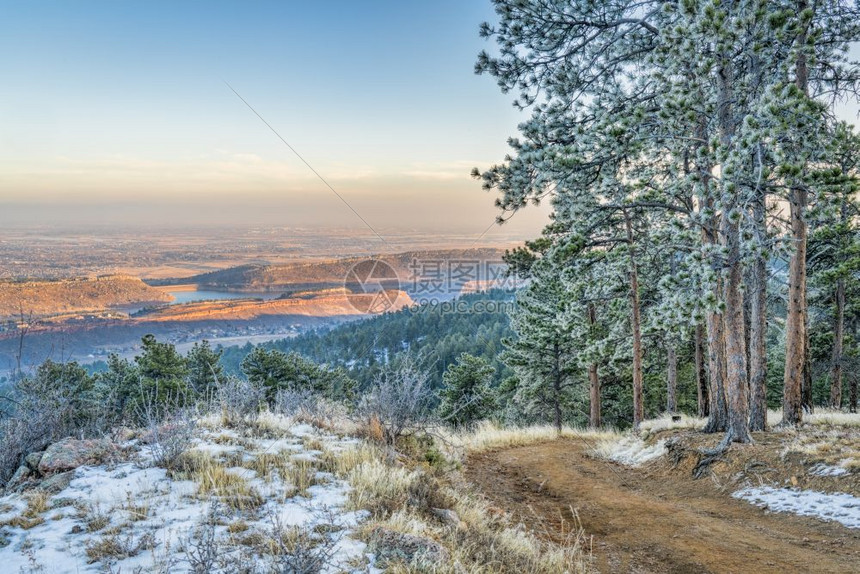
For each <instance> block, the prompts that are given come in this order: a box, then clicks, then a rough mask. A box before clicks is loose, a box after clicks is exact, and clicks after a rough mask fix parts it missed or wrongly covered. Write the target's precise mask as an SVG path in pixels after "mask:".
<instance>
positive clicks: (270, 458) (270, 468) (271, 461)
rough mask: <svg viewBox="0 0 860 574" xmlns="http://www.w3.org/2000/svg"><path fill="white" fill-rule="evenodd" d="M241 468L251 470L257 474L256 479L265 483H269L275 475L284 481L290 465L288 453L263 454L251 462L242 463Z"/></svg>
mask: <svg viewBox="0 0 860 574" xmlns="http://www.w3.org/2000/svg"><path fill="white" fill-rule="evenodd" d="M241 466H244V467H245V468H247V469H249V470H253V471H254V472H255V473H257V476H258V477H260V478H262V479H263V480H265V481H266V482H271V481H272V479H273V478H275V475H276V474H277V476H278V477H279V478H281V479H282V480H285V477H286V476H287V474H288V472H289V468H290V466H291V464H290V456H289V453H285V452H279V453H270V452H264V453H262V454H259V455H257V456H255V457H253V458H252V459H251V460H248V461H245V462H243V463H242V465H241Z"/></svg>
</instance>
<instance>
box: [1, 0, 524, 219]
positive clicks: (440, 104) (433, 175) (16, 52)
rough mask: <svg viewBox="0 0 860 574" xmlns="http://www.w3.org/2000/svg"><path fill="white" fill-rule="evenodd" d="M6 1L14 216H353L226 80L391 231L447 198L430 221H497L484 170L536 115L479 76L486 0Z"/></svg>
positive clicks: (6, 133)
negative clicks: (477, 176) (55, 212)
mask: <svg viewBox="0 0 860 574" xmlns="http://www.w3.org/2000/svg"><path fill="white" fill-rule="evenodd" d="M2 12H3V14H4V17H3V20H2V22H0V51H2V53H3V54H4V56H3V58H0V74H2V77H3V78H4V81H3V84H4V85H3V88H2V89H0V125H2V126H3V128H2V130H0V158H2V159H0V186H2V187H0V205H4V206H5V208H6V212H7V218H8V217H9V216H11V215H16V216H20V217H24V218H26V217H34V215H33V214H37V215H35V217H41V216H44V217H45V218H46V220H48V219H50V214H51V209H52V208H51V206H54V208H62V210H63V212H64V213H68V211H66V209H67V208H68V207H69V206H74V205H77V206H79V207H80V206H90V205H99V206H100V209H101V210H102V211H101V212H103V213H105V214H111V213H113V212H112V211H111V206H112V205H114V204H125V205H126V206H127V205H128V204H134V205H138V206H139V207H140V210H141V211H140V213H141V214H147V215H146V217H148V216H149V214H150V213H151V212H154V211H157V209H156V208H158V209H160V208H161V206H163V205H171V206H174V207H176V206H187V205H190V206H194V205H199V204H200V200H201V199H204V198H205V200H206V201H207V202H209V203H210V206H211V208H210V209H209V210H208V211H206V216H207V217H211V218H215V217H222V216H224V217H228V218H229V214H230V213H236V211H235V209H239V211H240V213H241V216H242V217H248V218H250V219H253V218H254V217H255V215H254V208H253V206H250V207H249V205H250V204H254V203H256V204H258V205H259V206H260V209H259V210H258V211H260V213H259V214H257V215H259V217H260V220H261V221H266V222H268V221H273V222H282V223H285V224H290V223H291V219H295V217H299V219H302V220H303V221H304V222H305V223H307V222H308V219H307V218H311V219H312V220H316V221H315V222H316V223H320V224H324V223H332V224H348V223H349V222H350V214H349V213H348V212H342V211H343V210H342V209H340V208H338V207H337V205H336V204H335V203H332V197H325V194H330V193H331V192H329V191H328V190H326V189H325V188H324V187H323V186H322V184H321V183H319V182H318V181H317V180H315V179H314V176H313V175H312V174H311V173H310V172H309V171H308V170H307V168H306V167H305V166H304V165H302V164H301V163H300V162H299V161H298V160H297V159H296V158H295V157H294V156H292V155H291V154H290V152H289V151H288V150H287V149H286V148H285V147H284V146H283V144H282V143H281V142H279V141H278V140H277V139H276V138H275V136H274V135H273V134H271V133H270V132H269V131H268V130H267V129H266V128H265V126H263V125H262V123H261V122H260V121H259V120H258V119H257V118H256V117H254V116H253V115H252V114H251V112H250V111H249V110H248V109H247V108H246V107H245V106H244V105H243V104H242V103H241V102H240V101H239V100H238V99H237V98H236V97H235V95H233V93H232V92H230V90H229V89H228V88H227V87H226V86H225V85H224V82H225V81H226V82H229V83H230V84H231V85H232V86H233V87H234V88H235V89H236V90H237V91H238V92H239V93H241V94H242V96H243V97H245V98H246V99H247V100H248V101H249V102H250V103H251V104H252V105H253V106H254V107H255V108H256V109H257V111H259V112H260V114H262V115H263V116H264V117H265V118H266V119H267V120H268V121H269V122H270V123H271V124H272V125H273V126H274V127H276V129H278V131H279V132H280V133H281V135H283V136H284V137H285V138H286V139H287V141H289V142H290V143H291V144H292V145H293V146H295V147H296V148H297V149H298V150H299V151H300V152H301V153H302V154H303V155H304V156H305V158H306V159H307V160H308V161H309V162H310V163H311V164H312V165H313V166H314V167H315V168H316V169H317V170H318V171H320V172H321V173H322V174H323V175H324V176H326V177H327V178H328V179H329V180H330V181H331V182H332V184H333V185H335V187H336V188H337V189H338V191H340V192H341V193H342V194H343V195H344V196H346V197H347V198H349V199H350V200H352V201H355V202H357V203H359V204H363V206H364V208H365V209H366V210H367V211H368V212H369V213H370V216H369V218H370V219H373V218H376V220H377V221H378V222H379V223H380V225H383V226H384V225H389V224H392V221H391V220H397V221H400V222H402V223H403V224H404V225H407V226H416V225H420V224H421V223H422V222H424V223H427V221H426V220H427V209H431V208H432V206H433V205H434V204H439V205H446V207H444V208H442V209H435V210H434V211H435V212H434V216H435V219H436V222H435V223H434V224H433V225H439V223H440V221H442V222H446V221H447V223H450V224H451V225H453V226H457V227H463V228H464V229H465V228H468V227H470V226H471V227H480V228H482V226H481V225H480V224H478V223H477V222H483V221H490V220H491V219H492V217H493V215H494V214H495V211H494V208H493V207H492V199H493V198H492V196H490V195H488V194H486V193H484V192H482V191H481V189H480V184H479V183H478V182H474V181H473V180H471V179H470V178H469V171H470V169H471V167H472V166H475V165H477V166H480V167H487V166H488V165H489V164H490V163H492V162H495V161H499V160H500V159H501V158H502V157H503V155H504V153H505V152H506V143H505V141H506V138H507V137H508V136H510V135H513V134H514V133H515V131H516V124H517V122H518V121H519V120H520V118H521V116H520V115H519V113H518V112H517V111H516V110H514V109H513V108H512V107H511V105H510V99H509V98H508V97H506V96H503V95H502V94H500V92H499V90H498V88H497V87H496V86H495V84H494V82H493V80H492V79H491V78H489V77H479V76H476V75H474V73H473V66H474V61H475V57H476V55H477V53H478V51H479V50H481V49H482V48H483V47H484V46H485V42H484V41H483V40H482V39H480V38H479V37H478V33H477V31H478V26H479V24H480V23H481V22H482V21H484V20H487V19H491V18H492V17H493V13H492V9H491V6H490V4H489V2H482V1H470V2H463V1H462V0H461V1H452V0H441V1H435V2H394V1H390V2H389V1H369V2H356V1H329V2H320V3H309V2H294V1H282V2H114V1H111V2H79V3H73V2H35V3H7V4H5V5H4V6H3V8H2ZM431 197H432V198H433V201H428V200H429V199H430V198H431ZM22 205H23V206H25V207H22ZM34 206H35V207H34ZM216 206H217V207H218V209H215V207H216ZM278 207H284V208H285V209H284V214H283V217H281V216H279V215H277V214H274V213H273V210H274V209H275V208H278ZM357 207H361V206H357ZM83 211H88V213H89V214H90V216H96V215H98V213H100V212H95V214H94V213H93V212H92V210H82V212H83ZM191 211H194V210H193V209H191ZM124 212H126V213H127V212H128V210H127V209H125V211H124ZM175 214H176V216H177V217H179V216H180V215H188V216H191V215H193V213H190V214H185V213H184V212H183V210H182V209H178V210H176V211H175ZM291 214H292V215H291ZM296 214H301V215H300V216H299V215H296ZM198 215H199V213H198ZM371 216H372V217H371ZM523 219H529V217H528V216H527V217H524V218H523ZM472 220H475V221H476V223H474V224H473V223H472ZM428 225H429V226H432V225H430V224H429V223H428ZM527 227H528V229H529V230H530V231H531V232H534V231H536V230H537V229H539V228H540V218H538V217H531V221H530V222H529V223H528V224H527Z"/></svg>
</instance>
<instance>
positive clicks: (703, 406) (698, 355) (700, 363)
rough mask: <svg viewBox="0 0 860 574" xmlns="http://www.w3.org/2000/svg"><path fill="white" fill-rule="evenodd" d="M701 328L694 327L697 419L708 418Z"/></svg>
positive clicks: (698, 326) (706, 383) (706, 384)
mask: <svg viewBox="0 0 860 574" xmlns="http://www.w3.org/2000/svg"><path fill="white" fill-rule="evenodd" d="M703 337H704V335H703V333H702V326H701V325H696V335H695V339H696V340H695V345H696V351H695V363H696V404H697V406H698V409H697V414H698V415H699V418H704V417H706V416H708V381H707V379H706V378H705V373H704V369H705V364H704V357H703V356H702V342H703V341H702V338H703Z"/></svg>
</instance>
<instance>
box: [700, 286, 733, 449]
mask: <svg viewBox="0 0 860 574" xmlns="http://www.w3.org/2000/svg"><path fill="white" fill-rule="evenodd" d="M715 289H717V290H719V289H720V286H719V285H717V286H716V287H715ZM707 328H708V383H709V387H708V423H707V424H706V425H705V432H707V433H715V432H724V431H725V430H726V428H727V421H728V412H727V408H726V390H725V376H726V375H725V374H726V369H725V360H726V351H725V349H726V347H725V338H724V336H723V316H722V315H721V314H719V313H708V318H707Z"/></svg>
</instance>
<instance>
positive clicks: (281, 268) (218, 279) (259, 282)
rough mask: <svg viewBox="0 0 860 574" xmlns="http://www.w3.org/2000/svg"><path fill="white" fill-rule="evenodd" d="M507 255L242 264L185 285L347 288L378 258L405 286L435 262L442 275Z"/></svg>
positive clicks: (448, 253)
mask: <svg viewBox="0 0 860 574" xmlns="http://www.w3.org/2000/svg"><path fill="white" fill-rule="evenodd" d="M503 253H504V250H502V249H495V248H478V249H438V250H427V251H407V252H404V253H395V254H381V255H377V256H369V255H368V256H364V257H348V258H344V259H329V260H322V261H311V262H297V263H285V264H277V265H240V266H237V267H230V268H228V269H223V270H220V271H212V272H209V273H204V274H201V275H197V276H194V277H188V278H185V279H183V282H185V283H196V284H197V285H198V288H200V289H212V290H224V291H237V292H248V293H265V292H273V291H274V292H277V291H285V292H290V291H306V290H318V289H333V288H339V287H342V286H343V284H344V279H345V278H346V277H347V274H348V273H349V272H350V269H352V267H353V266H354V265H356V264H358V263H360V262H362V261H366V260H368V259H377V260H379V261H383V262H385V263H387V264H388V265H389V266H391V268H392V269H393V270H394V271H395V272H396V273H397V277H398V278H399V279H400V282H401V284H403V283H404V282H408V280H409V279H410V278H413V277H416V275H417V276H421V275H422V274H423V271H422V268H423V267H425V266H426V264H431V267H432V264H433V263H434V262H441V264H442V266H443V267H442V272H445V273H446V272H447V270H446V266H447V264H448V263H449V262H451V263H456V262H467V261H468V262H472V261H473V262H478V263H480V264H485V263H487V262H497V263H498V262H501V257H502V254H503ZM414 263H417V266H415V265H414ZM416 267H417V268H416ZM482 279H483V277H482Z"/></svg>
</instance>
